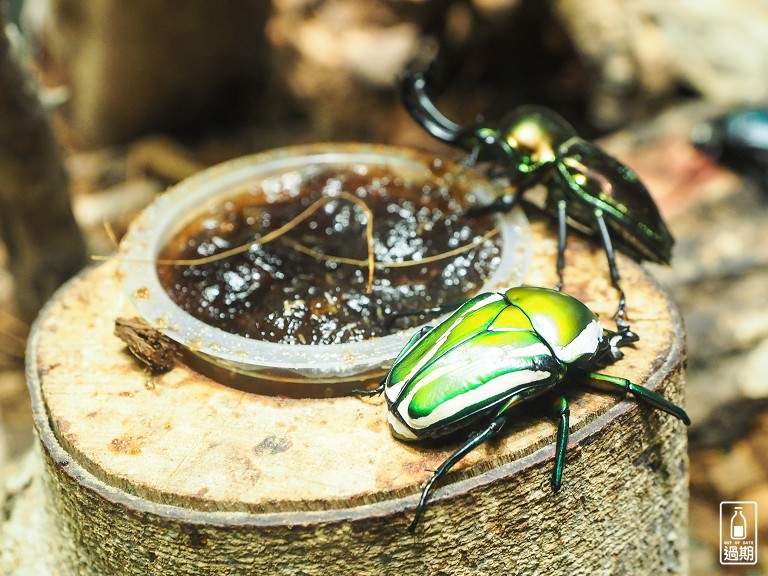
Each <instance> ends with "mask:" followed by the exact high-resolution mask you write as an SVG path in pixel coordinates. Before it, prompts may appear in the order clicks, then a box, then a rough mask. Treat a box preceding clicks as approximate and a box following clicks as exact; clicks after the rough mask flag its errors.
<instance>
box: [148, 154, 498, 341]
mask: <svg viewBox="0 0 768 576" xmlns="http://www.w3.org/2000/svg"><path fill="white" fill-rule="evenodd" d="M445 180H447V179H442V178H440V177H439V176H437V175H436V176H435V178H434V179H433V180H428V179H425V180H424V181H422V182H413V181H406V180H404V179H402V178H400V177H398V176H395V175H393V174H391V173H390V172H388V171H386V170H385V169H383V168H366V169H355V168H346V167H345V168H329V169H325V170H323V171H322V172H320V173H318V174H315V175H312V176H307V177H306V178H304V179H302V180H301V181H300V182H298V183H296V182H294V183H288V181H287V180H286V179H285V178H284V179H282V180H281V182H282V185H283V186H284V190H279V191H278V193H277V194H274V192H275V191H274V190H270V193H269V194H264V193H263V192H264V190H262V188H259V187H258V186H254V187H253V188H254V189H253V190H251V191H245V192H243V193H242V194H240V195H236V196H234V197H232V198H231V199H228V200H226V201H223V202H221V203H219V204H217V205H214V206H212V207H210V208H208V209H206V210H205V211H204V213H203V214H202V215H200V216H198V217H197V218H195V219H194V220H193V221H191V222H190V223H189V224H187V225H186V226H185V227H184V228H183V229H182V230H181V232H180V233H179V234H177V235H176V236H175V237H174V238H173V239H172V240H171V241H170V242H169V244H168V245H167V246H166V248H165V249H164V250H163V252H162V253H161V254H160V255H159V257H158V258H159V259H160V260H178V259H185V260H191V259H197V258H202V257H209V256H212V255H215V254H218V253H221V252H223V251H225V250H229V249H231V248H234V247H237V246H241V245H244V244H249V243H253V242H255V241H258V238H260V237H262V236H264V235H265V234H267V233H269V232H270V231H274V230H276V229H277V228H279V227H280V226H282V225H284V224H286V223H288V222H289V221H291V220H292V219H293V218H295V217H296V216H297V215H298V214H300V213H301V212H303V211H304V210H305V209H306V208H307V207H309V206H310V205H312V203H313V202H315V201H316V200H318V199H319V198H321V197H322V196H328V195H333V194H334V193H338V192H339V191H346V192H348V193H350V194H353V195H355V196H357V197H358V198H360V199H362V200H363V201H364V202H365V204H366V205H367V206H368V207H369V208H370V210H371V212H372V213H373V222H374V224H373V253H374V257H375V260H376V262H377V267H376V270H375V275H374V279H373V284H372V290H371V291H370V292H368V269H367V267H366V266H365V264H360V263H359V264H349V263H341V262H338V261H335V260H334V259H333V257H344V258H350V259H355V260H358V261H361V262H365V261H366V260H367V258H368V245H367V242H366V222H367V216H366V213H365V211H364V210H363V209H362V208H361V207H360V206H358V205H356V204H355V203H353V202H350V201H349V200H347V199H343V198H338V199H334V200H332V201H330V202H328V203H326V204H323V205H322V206H321V207H320V208H319V209H318V210H317V211H316V212H314V213H313V214H312V215H311V216H310V217H309V218H307V219H306V220H304V221H302V222H300V223H299V224H297V225H296V226H295V227H293V228H292V229H291V230H289V231H288V232H286V233H285V234H284V235H282V236H279V237H278V238H277V239H275V240H273V241H271V242H268V243H266V244H261V245H254V246H252V247H251V248H250V249H249V250H247V251H245V252H242V253H239V254H236V255H234V256H229V257H227V258H223V259H219V260H215V261H212V262H208V263H205V264H194V265H170V264H160V263H159V264H158V267H157V270H158V275H159V278H160V282H161V284H162V285H163V287H164V288H165V289H166V291H167V292H168V294H169V296H170V297H171V299H173V301H174V302H176V303H177V304H178V305H179V306H180V307H181V308H183V309H184V310H185V311H186V312H188V313H189V314H191V315H192V316H194V317H196V318H198V319H200V320H202V321H204V322H206V323H207V324H210V325H212V326H216V327H218V328H221V329H222V330H225V331H227V332H231V333H234V334H238V335H241V336H245V337H248V338H255V339H260V340H264V341H268V342H278V343H283V344H338V343H342V342H354V341H359V340H363V339H367V338H371V337H375V336H384V335H387V334H389V333H392V332H394V331H395V330H397V329H400V328H405V327H409V326H414V325H417V324H419V323H422V322H424V321H425V318H424V317H423V316H419V315H418V314H411V315H410V316H408V315H407V314H408V313H417V312H420V311H423V310H425V309H427V308H431V307H436V306H440V305H452V304H458V303H460V302H462V301H463V300H465V299H467V298H468V297H470V296H471V295H473V294H474V293H475V292H477V290H478V289H479V288H480V286H482V284H483V282H484V281H485V279H486V278H487V277H488V276H489V275H490V274H491V272H492V271H493V269H494V267H495V266H496V265H497V264H498V261H499V256H500V251H501V247H500V244H501V242H500V239H499V236H498V235H496V236H493V237H490V238H488V239H486V240H484V241H482V242H480V243H479V244H478V245H477V246H475V247H473V248H471V249H470V250H468V251H464V252H461V253H459V254H454V255H451V256H448V257H446V258H444V259H439V260H437V261H432V262H426V263H422V264H418V265H415V266H406V267H386V266H384V267H382V266H381V264H382V263H383V264H387V263H400V262H405V261H411V260H419V259H424V258H428V257H431V256H434V255H438V254H441V253H444V252H448V251H452V250H455V249H458V248H461V247H462V246H467V245H471V244H472V243H475V242H477V241H478V240H480V239H482V237H483V235H484V234H486V233H488V232H489V231H491V230H492V229H493V226H494V220H493V219H492V218H491V217H484V218H477V219H469V218H466V217H464V216H462V213H463V211H464V201H463V199H462V196H463V195H464V194H465V191H464V190H463V189H462V187H461V186H460V185H459V184H450V183H447V182H446V181H445ZM459 181H460V180H459ZM267 198H269V199H270V200H272V201H269V200H267ZM307 248H308V249H310V251H308V250H307ZM308 252H309V253H308ZM395 318H397V321H393V319H395Z"/></svg>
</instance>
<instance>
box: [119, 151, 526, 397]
mask: <svg viewBox="0 0 768 576" xmlns="http://www.w3.org/2000/svg"><path fill="white" fill-rule="evenodd" d="M436 160H437V161H439V162H440V163H441V164H442V170H444V171H445V172H444V173H452V174H458V175H459V176H457V177H460V178H461V179H462V183H463V185H464V187H465V188H466V189H467V191H468V192H469V193H470V194H472V195H474V196H475V197H476V198H477V201H479V202H488V201H490V200H491V199H492V198H493V197H495V196H496V195H497V194H498V193H499V190H498V188H497V187H496V186H494V184H493V183H492V182H490V181H489V180H488V179H486V178H485V177H483V176H482V175H480V174H478V173H476V172H474V171H473V170H470V169H468V168H467V167H465V166H460V165H458V164H456V163H455V162H453V161H451V160H449V159H446V158H442V157H439V156H435V155H433V154H429V153H425V152H419V151H416V150H411V149H408V148H400V147H394V146H383V145H368V144H358V143H347V144H337V143H333V144H314V145H305V146H295V147H288V148H280V149H276V150H272V151H268V152H263V153H258V154H253V155H249V156H244V157H241V158H237V159H235V160H231V161H228V162H224V163H222V164H219V165H216V166H213V167H211V168H208V169H206V170H203V171H201V172H199V173H197V174H195V175H193V176H191V177H189V178H187V179H185V180H183V181H182V182H180V183H179V184H177V185H176V186H174V187H172V188H170V189H169V190H168V191H166V192H165V193H163V194H161V195H159V196H158V197H157V198H156V199H155V200H154V202H152V203H151V204H150V205H149V206H148V207H147V208H146V209H145V210H144V211H143V212H142V213H141V214H140V215H139V216H138V217H137V218H136V219H135V220H134V221H133V222H132V224H131V226H130V227H129V230H128V232H127V233H126V235H125V236H124V238H123V239H122V241H121V243H120V250H119V257H118V260H119V270H120V277H121V283H122V287H123V289H124V291H125V293H126V294H127V296H128V298H129V299H130V301H131V303H132V304H133V306H134V307H135V308H136V310H137V312H138V313H139V315H140V316H142V317H143V318H144V319H145V320H146V321H147V322H148V323H149V324H151V325H152V326H154V327H155V328H157V329H158V330H159V331H161V332H162V333H163V334H165V335H166V336H168V337H170V338H171V339H172V340H174V341H176V342H178V343H179V344H181V345H182V346H183V347H184V349H186V350H187V351H188V352H191V353H193V354H195V355H196V356H198V357H199V358H201V359H203V360H204V361H205V362H210V363H212V364H214V365H216V366H217V367H219V368H223V369H225V370H229V371H233V372H236V373H238V374H241V375H246V376H253V377H257V378H266V379H270V380H277V381H282V382H304V383H317V384H327V383H329V382H350V381H352V382H354V381H364V380H370V379H372V378H374V377H377V376H380V375H381V374H382V373H384V372H385V371H386V369H387V368H388V367H389V365H390V364H391V363H392V362H393V361H394V359H395V357H396V356H397V354H398V353H399V352H400V351H401V350H402V348H403V347H404V346H405V344H406V343H407V342H408V340H409V338H410V337H411V335H412V334H413V331H414V330H413V329H409V330H400V331H398V332H395V333H393V334H390V335H387V336H382V337H375V338H371V339H368V340H364V341H359V342H349V343H344V344H327V345H314V344H312V345H289V344H279V343H274V342H265V341H260V340H255V339H251V338H246V337H243V336H239V335H236V334H232V333H229V332H226V331H224V330H221V329H219V328H216V327H214V326H211V325H209V324H206V323H205V322H203V321H201V320H199V319H197V318H195V317H194V316H191V315H190V314H188V313H187V312H186V311H184V310H183V309H182V308H180V307H179V306H178V305H177V304H176V303H175V302H173V300H171V298H170V297H169V296H168V295H167V294H166V292H165V290H164V289H163V287H162V286H161V284H160V281H159V279H158V276H157V269H156V264H155V261H156V259H157V256H158V254H159V253H160V252H161V251H162V249H163V248H164V247H165V245H166V244H167V242H168V241H169V240H170V239H171V238H173V237H174V235H175V234H177V233H178V231H180V230H181V229H182V228H183V227H184V225H185V224H186V223H188V222H189V221H190V220H191V219H192V218H194V216H196V215H198V214H200V213H201V211H202V210H203V209H204V208H205V206H206V205H210V204H212V203H218V202H221V201H222V200H223V199H226V198H227V197H231V196H234V195H237V194H238V193H240V192H242V191H243V190H244V187H245V186H248V185H249V184H253V183H254V182H259V181H261V182H264V181H267V180H269V179H284V178H295V177H296V175H301V176H305V175H308V174H311V173H313V172H315V171H319V170H321V169H326V168H331V167H347V168H349V167H355V168H357V169H361V170H364V169H365V167H366V166H376V167H384V168H386V169H388V170H390V171H392V172H394V173H396V174H398V175H403V176H405V177H412V178H420V179H424V178H425V177H430V176H433V172H432V170H431V169H430V165H431V163H433V162H434V161H436ZM278 181H279V180H275V182H278ZM497 225H498V227H499V231H500V235H501V258H500V262H499V264H498V266H497V267H496V268H495V269H494V271H493V273H492V274H491V276H490V277H489V278H488V279H487V280H486V282H485V284H484V285H483V287H482V289H481V290H480V291H491V290H502V289H505V288H507V287H510V286H514V285H518V284H520V283H521V281H522V279H523V276H524V274H525V272H526V270H527V268H528V262H529V259H530V242H529V239H528V223H527V220H526V218H525V215H524V214H523V212H522V211H521V210H519V209H515V210H512V211H510V212H509V213H507V214H503V215H500V216H498V217H497ZM437 321H439V319H436V320H433V321H432V322H431V323H435V322H437Z"/></svg>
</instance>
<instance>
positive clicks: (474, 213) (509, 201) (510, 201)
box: [465, 186, 520, 218]
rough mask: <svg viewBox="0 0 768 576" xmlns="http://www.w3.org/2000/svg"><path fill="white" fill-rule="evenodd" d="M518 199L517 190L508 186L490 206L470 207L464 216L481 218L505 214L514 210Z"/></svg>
mask: <svg viewBox="0 0 768 576" xmlns="http://www.w3.org/2000/svg"><path fill="white" fill-rule="evenodd" d="M519 198H520V193H519V189H518V188H517V187H515V186H509V187H507V191H506V192H505V193H504V194H502V195H501V196H498V197H497V198H496V199H495V200H494V201H493V202H491V203H490V204H485V205H484V206H471V207H470V208H469V209H467V211H466V212H465V214H466V215H467V217H468V218H480V217H481V216H487V215H489V214H497V213H499V212H501V213H507V212H509V211H510V210H512V208H514V206H515V204H517V201H518V199H519Z"/></svg>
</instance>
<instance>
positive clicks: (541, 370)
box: [361, 286, 690, 529]
mask: <svg viewBox="0 0 768 576" xmlns="http://www.w3.org/2000/svg"><path fill="white" fill-rule="evenodd" d="M636 340H637V337H636V336H635V335H634V334H632V333H631V332H629V331H628V330H624V331H619V332H612V331H609V330H605V329H603V328H602V326H601V325H600V323H599V322H598V319H597V317H596V316H595V314H594V313H592V311H590V310H589V308H587V307H586V306H585V305H584V304H583V303H582V302H580V301H579V300H577V299H575V298H573V297H571V296H568V295H566V294H563V293H562V292H559V291H556V290H550V289H546V288H535V287H527V286H524V287H517V288H511V289H509V290H507V291H506V292H503V293H496V292H491V293H484V294H480V295H477V296H475V297H474V298H472V299H470V300H468V301H467V302H465V303H464V304H462V305H461V306H460V307H459V308H458V309H456V311H454V312H453V313H452V314H451V315H450V316H448V317H447V318H446V319H445V320H443V321H442V322H441V323H440V324H439V325H437V326H436V327H434V328H430V327H424V328H422V329H421V330H419V331H418V332H417V333H416V334H415V335H414V336H413V337H412V338H411V340H410V342H409V343H408V344H407V345H406V346H405V348H404V349H403V350H402V352H401V353H400V355H399V356H398V357H397V358H396V360H395V362H394V363H393V365H392V367H391V368H390V369H389V372H388V373H387V375H386V376H385V378H384V380H383V381H382V382H381V384H380V385H379V387H378V388H377V389H376V390H372V391H368V392H365V394H368V395H373V394H378V393H382V392H383V393H384V396H385V398H386V401H387V405H388V408H389V424H390V430H391V432H392V434H393V435H394V436H395V437H396V438H398V439H400V440H405V441H419V440H424V439H428V438H439V437H442V436H446V435H449V434H452V433H454V432H456V431H458V430H463V429H468V430H478V432H477V434H475V435H473V436H472V437H470V438H469V440H467V441H466V442H465V443H464V444H463V445H462V446H461V447H459V448H458V450H456V452H454V453H453V454H452V455H451V456H450V457H449V458H448V459H447V460H446V461H445V462H444V463H443V464H442V465H441V466H440V467H439V468H438V469H437V470H436V471H435V473H434V474H433V476H432V478H431V479H430V480H429V482H428V483H427V485H426V486H425V488H424V490H423V492H422V496H421V500H420V502H419V505H418V508H417V511H416V516H415V518H414V520H413V522H412V523H411V525H410V529H414V528H415V526H416V524H417V523H418V521H419V518H420V516H421V514H422V512H423V509H424V507H425V505H426V502H427V498H428V496H429V493H430V490H431V488H432V486H433V485H434V483H435V482H436V481H437V480H438V479H439V478H440V477H441V476H443V475H444V474H445V473H446V472H448V470H450V468H451V467H452V466H454V465H455V464H456V463H457V462H458V461H459V460H461V459H462V458H463V457H464V456H465V455H466V454H468V453H469V452H470V451H471V450H473V449H474V448H476V447H477V446H478V445H480V444H481V443H483V442H485V441H486V440H487V439H489V438H491V437H493V436H494V435H496V434H497V433H498V432H499V430H500V429H501V428H502V426H503V425H504V424H505V422H507V420H508V419H509V418H510V417H511V414H512V409H513V408H515V407H517V406H519V405H520V404H523V403H525V402H527V401H530V400H533V399H535V398H538V397H541V396H544V395H551V396H553V398H554V400H555V417H556V418H557V419H558V421H559V425H558V432H557V443H556V451H555V468H554V475H553V478H552V486H553V488H554V489H555V490H557V489H559V488H560V484H561V480H562V472H563V465H564V461H565V447H566V444H567V441H568V425H569V409H568V402H567V401H566V399H565V397H564V396H563V395H562V392H563V389H564V388H566V387H568V386H571V385H574V384H585V385H588V386H592V387H595V388H598V389H600V390H607V391H613V392H622V393H625V394H626V393H629V394H632V395H633V396H634V397H635V398H637V399H638V400H640V401H642V402H645V403H647V404H649V405H651V406H653V407H654V408H658V409H660V410H663V411H665V412H668V413H670V414H672V415H673V416H675V417H677V418H679V419H681V420H683V421H684V422H685V423H686V424H689V423H690V420H689V419H688V416H687V414H686V413H685V411H684V410H683V409H682V408H679V407H678V406H676V405H674V404H672V403H671V402H669V401H667V400H665V399H664V398H662V397H661V396H658V395H657V394H654V393H653V392H650V391H649V390H646V389H645V388H643V387H641V386H638V385H636V384H633V383H632V382H630V381H629V380H626V379H625V378H619V377H614V376H607V375H604V374H599V373H598V372H596V370H598V369H600V368H602V367H604V366H606V365H608V364H612V363H613V362H615V361H617V360H619V359H620V358H621V357H622V356H623V354H622V352H621V351H620V350H619V349H618V347H619V346H624V345H627V344H629V343H632V342H634V341H636ZM361 393H363V392H361Z"/></svg>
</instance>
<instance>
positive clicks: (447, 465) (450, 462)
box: [408, 414, 507, 532]
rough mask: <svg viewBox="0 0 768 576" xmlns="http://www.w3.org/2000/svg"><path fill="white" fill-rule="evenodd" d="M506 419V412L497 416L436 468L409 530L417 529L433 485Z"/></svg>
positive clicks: (496, 429)
mask: <svg viewBox="0 0 768 576" xmlns="http://www.w3.org/2000/svg"><path fill="white" fill-rule="evenodd" d="M506 421H507V416H506V415H505V414H502V415H501V416H497V417H496V418H495V419H494V420H492V421H491V423H490V424H489V425H488V427H487V428H485V429H484V430H482V431H480V432H479V433H477V434H475V435H474V436H472V437H471V438H470V439H469V440H467V441H466V442H464V444H462V445H461V446H460V447H459V448H458V450H456V451H455V452H454V453H453V454H451V455H450V456H449V457H448V458H447V459H446V460H445V461H444V462H443V463H442V464H440V466H439V467H438V469H437V470H435V473H434V474H433V475H432V478H430V479H429V480H428V481H427V484H426V486H424V489H423V490H422V492H421V499H420V500H419V505H418V506H417V507H416V515H415V516H414V517H413V521H411V523H410V524H409V525H408V531H410V532H413V531H414V530H416V526H417V525H418V523H419V520H420V519H421V515H422V513H423V512H424V507H425V506H426V505H427V499H428V498H429V493H430V492H431V491H432V486H434V484H435V482H437V481H438V480H439V479H440V478H441V477H442V476H444V475H445V474H446V473H447V472H448V471H449V470H450V469H451V468H453V466H455V465H456V463H457V462H459V460H461V459H462V458H464V456H466V455H467V454H469V453H470V452H472V450H474V449H475V448H477V447H478V446H480V444H482V443H483V442H485V441H486V440H488V439H489V438H492V437H493V436H495V435H496V434H498V433H499V431H500V430H501V429H502V427H503V426H504V424H505V423H506Z"/></svg>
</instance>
